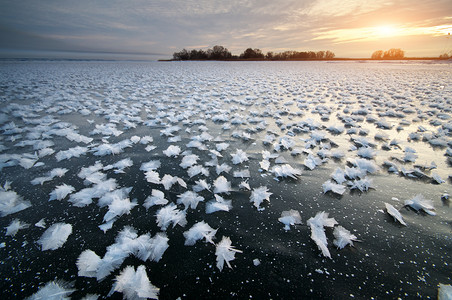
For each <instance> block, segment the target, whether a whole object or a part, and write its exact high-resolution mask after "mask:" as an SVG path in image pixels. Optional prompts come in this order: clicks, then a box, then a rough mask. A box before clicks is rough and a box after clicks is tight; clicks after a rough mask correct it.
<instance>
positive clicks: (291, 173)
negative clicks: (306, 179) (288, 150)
mask: <svg viewBox="0 0 452 300" xmlns="http://www.w3.org/2000/svg"><path fill="white" fill-rule="evenodd" d="M272 173H273V174H274V175H275V176H276V177H283V178H286V177H291V178H293V179H298V176H300V175H301V170H300V169H296V168H293V167H292V166H291V165H289V164H284V165H278V166H274V167H273V168H272Z"/></svg>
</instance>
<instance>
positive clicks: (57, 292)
mask: <svg viewBox="0 0 452 300" xmlns="http://www.w3.org/2000/svg"><path fill="white" fill-rule="evenodd" d="M75 291H76V290H75V289H74V288H73V284H72V283H67V282H65V281H62V280H56V281H49V282H47V283H46V285H45V286H43V287H40V288H39V290H38V291H37V292H36V293H34V294H33V295H31V296H30V297H28V298H27V300H38V299H49V300H69V299H70V297H69V295H70V294H72V293H73V292H75Z"/></svg>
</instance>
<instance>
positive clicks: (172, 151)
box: [163, 145, 181, 157]
mask: <svg viewBox="0 0 452 300" xmlns="http://www.w3.org/2000/svg"><path fill="white" fill-rule="evenodd" d="M180 152H181V149H180V147H179V146H174V145H169V146H168V148H167V149H166V150H164V151H163V154H165V155H166V156H168V157H177V156H179V154H180Z"/></svg>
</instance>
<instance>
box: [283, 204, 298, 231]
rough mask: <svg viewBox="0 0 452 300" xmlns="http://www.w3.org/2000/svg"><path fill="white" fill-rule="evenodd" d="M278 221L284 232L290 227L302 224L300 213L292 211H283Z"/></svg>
mask: <svg viewBox="0 0 452 300" xmlns="http://www.w3.org/2000/svg"><path fill="white" fill-rule="evenodd" d="M278 221H279V222H281V223H283V224H284V230H290V225H292V226H293V225H295V224H302V223H301V215H300V212H299V211H298V210H294V209H291V210H286V211H283V212H282V213H281V217H279V218H278Z"/></svg>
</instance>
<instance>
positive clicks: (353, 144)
mask: <svg viewBox="0 0 452 300" xmlns="http://www.w3.org/2000/svg"><path fill="white" fill-rule="evenodd" d="M450 78H451V76H450V63H449V62H440V63H438V62H434V61H430V62H428V63H426V62H422V61H403V62H397V61H391V62H384V63H381V62H376V61H375V62H368V61H366V62H364V61H363V62H360V63H358V62H352V61H347V62H341V61H334V62H289V63H288V62H271V63H269V62H238V63H237V62H235V63H228V62H177V63H176V62H174V63H157V62H111V61H104V62H94V61H77V62H64V61H39V62H33V61H21V62H19V61H2V62H0V102H1V103H2V105H1V108H0V170H1V171H0V183H1V184H4V186H3V187H2V189H0V213H1V215H2V217H1V218H0V222H1V223H2V224H1V225H0V226H1V227H2V228H3V233H4V234H3V237H2V239H1V241H0V262H1V265H2V266H3V267H4V269H5V270H6V271H5V272H1V278H0V279H1V282H3V283H4V285H3V286H2V290H1V291H0V296H3V298H5V297H7V298H25V297H27V296H29V295H32V294H34V293H36V292H37V291H38V289H39V288H40V287H43V286H44V283H46V282H53V283H52V285H55V284H57V279H64V280H67V281H71V282H72V281H73V282H75V285H74V286H75V287H77V290H73V291H71V296H72V297H74V298H77V299H83V297H91V298H95V297H97V296H98V297H99V298H106V297H107V295H108V293H109V291H110V289H111V288H112V285H113V284H114V283H115V278H120V279H121V280H120V281H121V282H122V283H123V288H118V290H117V292H116V293H114V291H115V288H116V287H118V286H115V287H113V289H112V294H111V297H112V298H120V297H123V296H125V295H128V296H125V297H140V296H139V295H138V294H139V293H140V292H139V291H143V292H144V294H146V293H147V292H146V291H147V288H146V287H147V286H148V285H147V284H144V285H142V286H141V285H140V283H138V282H134V283H133V284H132V281H131V280H129V279H130V278H134V279H136V280H142V281H143V283H146V282H147V281H152V282H153V283H155V284H156V285H157V286H159V287H160V288H161V289H160V292H159V295H161V297H162V298H165V299H166V298H168V299H177V298H226V299H228V298H244V299H245V298H259V299H266V298H276V299H280V298H283V299H291V298H307V299H312V298H316V299H317V298H318V299H326V298H327V299H337V298H349V297H352V296H353V297H356V298H371V297H374V298H419V297H425V298H436V297H437V295H438V284H439V283H450V282H451V278H450V275H449V273H450V272H449V273H447V270H448V268H449V264H450V263H448V262H449V261H450V251H449V249H450V246H451V241H450V238H449V236H450V234H449V232H450V228H449V227H450V226H449V224H450V217H449V216H450V213H451V212H450V209H451V208H450V201H449V200H448V199H447V197H445V196H444V197H443V195H446V194H448V193H450V191H449V185H450V182H451V176H450V175H451V172H450V170H451V169H450V168H451V166H452V150H451V149H452V141H451V139H450V137H451V132H452V121H451V120H452V118H451V112H452V107H451V103H452V102H451V100H452V99H451V91H452V90H451V86H452V85H451V79H450ZM419 194H421V195H424V196H425V198H428V199H429V200H430V201H425V198H423V199H421V198H419V197H414V198H410V197H411V195H419ZM49 199H51V200H58V201H48V200H49ZM270 199H271V202H270ZM391 199H392V200H391ZM398 199H403V200H405V199H409V200H407V201H406V203H404V202H403V200H402V201H399V200H398ZM250 201H251V203H252V205H250ZM391 201H393V202H391ZM385 203H387V204H388V205H393V206H392V207H394V206H395V207H397V208H400V211H398V210H396V209H395V208H394V210H392V209H391V208H390V206H388V205H386V204H385ZM404 204H406V205H405V206H402V205H404ZM256 208H257V210H256ZM263 208H265V210H263ZM385 208H386V210H385ZM319 211H325V212H329V213H330V214H331V215H334V217H335V219H336V220H338V222H339V223H340V224H341V226H337V225H333V226H332V227H331V226H327V225H331V224H330V223H328V222H326V223H322V222H317V221H315V218H312V219H310V221H309V222H308V219H309V217H310V216H314V215H316V213H317V212H319ZM386 211H387V212H388V213H386ZM418 211H419V212H420V213H417V212H418ZM281 212H283V213H281ZM295 212H298V214H297V213H295ZM391 212H392V214H391ZM397 213H399V214H400V216H399V217H400V220H402V222H406V224H408V223H409V226H408V227H402V226H395V224H394V222H392V218H396V220H397V216H398V215H397ZM424 213H426V214H430V215H431V214H436V216H435V217H434V218H432V217H431V216H429V215H428V216H426V215H425V214H424ZM401 216H403V218H401ZM326 219H330V218H326ZM18 220H20V221H18ZM400 220H399V221H400ZM399 221H396V222H399ZM19 222H20V223H19ZM46 223H48V225H47V224H46ZM57 223H61V224H67V225H69V224H70V225H69V226H71V232H72V233H70V234H69V235H68V236H67V237H66V238H64V236H65V235H66V234H67V233H68V232H69V230H67V231H66V232H59V231H58V230H55V229H54V228H53V225H54V224H57ZM203 223H204V224H208V226H209V228H207V226H201V225H196V224H203ZM300 223H301V224H300ZM320 223H321V224H320ZM24 224H35V226H29V227H26V225H25V226H22V225H24ZM303 224H308V226H306V225H303ZM177 225H179V226H177ZM293 225H295V226H293ZM132 226H133V228H136V229H131V228H132ZM197 226H199V227H200V228H198V227H197ZM18 228H21V229H20V230H19V231H18V232H17V233H16V234H15V235H13V233H14V232H15V231H16V229H18ZM99 228H100V229H101V230H99ZM212 228H215V229H212ZM287 228H290V230H287V231H286V230H285V229H287ZM345 228H347V229H345ZM195 229H196V230H195ZM46 230H52V233H50V231H49V232H48V234H47V235H49V237H47V239H45V241H44V239H40V237H41V236H43V233H44V232H47V231H46ZM190 230H192V231H190ZM63 231H64V230H63ZM162 231H164V232H162ZM213 231H216V233H218V235H219V236H228V237H230V239H229V241H230V240H232V241H234V244H236V245H237V248H238V249H241V250H243V254H242V255H237V257H235V256H234V254H235V253H237V252H236V251H234V249H235V248H234V247H232V246H231V243H230V242H227V240H228V239H225V241H224V242H220V243H218V244H217V245H216V246H215V247H214V245H213V244H212V241H216V242H218V241H217V240H215V239H213V236H214V235H213V234H212V233H213ZM118 232H120V234H118ZM189 232H190V233H189ZM184 233H186V236H184ZM203 234H204V235H205V236H207V237H208V238H209V239H210V241H209V242H207V243H199V242H196V241H197V240H198V239H199V237H200V236H203ZM187 237H188V240H189V243H190V244H191V243H193V241H194V242H195V243H194V245H193V246H191V247H185V246H184V244H185V242H186V241H187ZM357 237H359V239H360V240H361V241H362V243H357V242H356V241H357ZM203 238H205V237H203ZM37 241H39V243H38V244H37V243H36V242H37ZM50 244H55V247H59V248H55V249H56V250H54V251H41V249H43V248H45V247H44V246H48V247H51V245H50ZM352 244H353V247H348V245H352ZM333 245H334V246H333ZM318 248H319V249H320V250H318ZM340 248H342V249H340ZM214 249H215V252H214ZM69 254H71V255H69ZM72 254H73V255H72ZM214 254H215V256H214ZM319 254H320V255H319ZM322 254H323V255H322ZM214 257H216V258H217V267H215V262H214ZM325 257H331V259H325ZM232 259H235V262H236V263H234V269H226V268H224V264H225V262H226V264H227V265H230V266H232V262H231V261H232ZM257 262H259V263H257ZM123 263H125V264H126V265H129V266H130V267H131V268H132V269H133V270H132V269H130V268H128V269H127V270H128V271H127V274H129V276H125V277H128V278H125V277H121V274H122V272H121V269H122V270H125V268H126V267H125V265H124V266H123ZM141 265H143V266H145V268H146V269H145V272H144V273H143V269H142V268H140V266H141ZM220 267H221V268H220ZM219 269H221V270H222V271H221V272H219ZM138 270H139V271H138ZM269 270H270V271H269ZM444 270H446V271H444ZM132 271H133V272H132ZM136 273H139V275H137V276H136ZM144 275H146V276H149V277H146V276H144ZM91 277H92V278H91ZM146 278H148V279H149V280H146ZM96 279H98V280H99V281H97V280H96ZM63 288H64V287H63ZM43 289H44V288H43ZM67 289H69V290H72V287H69V288H67ZM119 289H121V291H119ZM121 293H123V294H121ZM68 294H69V293H68ZM68 294H65V292H64V291H63V290H61V295H62V297H69V296H68Z"/></svg>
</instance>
